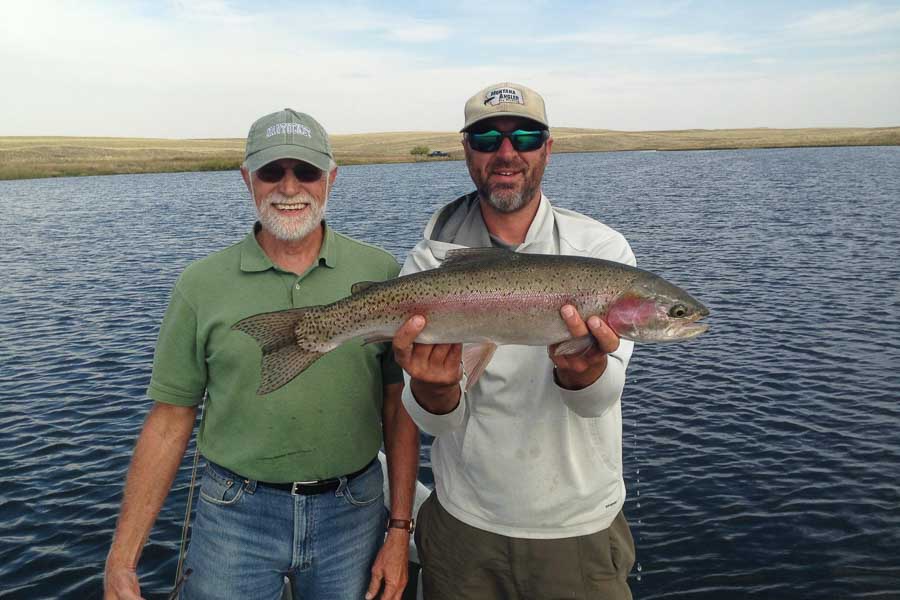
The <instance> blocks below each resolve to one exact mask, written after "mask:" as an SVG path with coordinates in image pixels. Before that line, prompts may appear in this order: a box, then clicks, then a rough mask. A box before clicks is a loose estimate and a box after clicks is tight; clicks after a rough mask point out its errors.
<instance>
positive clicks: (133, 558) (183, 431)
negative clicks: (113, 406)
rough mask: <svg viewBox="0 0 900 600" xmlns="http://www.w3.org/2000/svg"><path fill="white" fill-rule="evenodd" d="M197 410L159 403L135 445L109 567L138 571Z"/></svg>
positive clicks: (182, 453)
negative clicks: (135, 569)
mask: <svg viewBox="0 0 900 600" xmlns="http://www.w3.org/2000/svg"><path fill="white" fill-rule="evenodd" d="M196 414H197V409H196V407H181V406H173V405H167V404H161V403H156V404H154V406H153V408H152V409H151V411H150V414H149V415H148V416H147V420H146V422H145V423H144V427H143V430H142V431H141V434H140V436H139V437H138V441H137V444H136V445H135V449H134V455H133V456H132V459H131V466H130V467H129V469H128V476H127V478H126V482H125V493H124V497H123V499H122V508H121V511H120V513H119V520H118V523H117V524H116V532H115V536H114V537H113V542H112V547H111V548H110V551H109V556H108V557H107V567H110V566H124V567H128V568H135V567H136V566H137V563H138V560H139V558H140V555H141V551H142V550H143V547H144V544H145V543H146V541H147V537H148V536H149V535H150V530H151V528H152V527H153V523H154V521H155V520H156V516H157V515H158V514H159V511H160V509H161V508H162V505H163V502H164V501H165V499H166V496H167V495H168V493H169V489H170V488H171V486H172V481H173V480H174V479H175V475H176V473H177V472H178V467H179V465H180V464H181V459H182V457H183V456H184V452H185V449H186V448H187V444H188V441H189V440H190V437H191V431H192V430H193V427H194V419H195V417H196Z"/></svg>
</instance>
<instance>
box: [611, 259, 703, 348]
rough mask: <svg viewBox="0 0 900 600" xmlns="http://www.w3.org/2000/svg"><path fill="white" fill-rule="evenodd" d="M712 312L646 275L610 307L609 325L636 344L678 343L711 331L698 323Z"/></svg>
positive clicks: (666, 283) (648, 274)
mask: <svg viewBox="0 0 900 600" xmlns="http://www.w3.org/2000/svg"><path fill="white" fill-rule="evenodd" d="M707 315H709V309H708V308H706V307H705V306H704V305H703V304H702V303H700V302H699V301H697V300H695V299H694V298H692V297H691V295H690V294H688V293H687V292H685V291H684V290H682V289H681V288H679V287H678V286H676V285H673V284H671V283H669V282H668V281H666V280H665V279H662V278H661V277H657V276H655V275H653V274H651V273H644V276H643V277H639V278H638V279H637V280H635V281H634V282H633V283H632V285H631V286H630V287H629V288H628V289H627V290H626V291H625V292H624V293H622V294H620V295H619V296H618V297H617V298H616V299H615V300H614V301H613V302H612V303H611V305H610V307H609V310H608V312H607V315H606V322H607V323H608V324H609V326H610V327H611V328H612V329H613V330H614V331H615V332H616V333H617V334H619V337H623V338H625V339H629V340H634V341H636V342H675V341H679V340H688V339H691V338H693V337H697V336H698V335H700V334H701V333H703V332H704V331H706V330H707V329H709V325H707V324H706V323H698V322H697V321H699V320H700V319H702V318H703V317H705V316H707Z"/></svg>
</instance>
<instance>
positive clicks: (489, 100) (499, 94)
mask: <svg viewBox="0 0 900 600" xmlns="http://www.w3.org/2000/svg"><path fill="white" fill-rule="evenodd" d="M501 102H513V103H515V104H525V100H523V99H522V92H520V91H519V90H517V89H515V88H500V89H496V90H491V91H489V92H488V93H487V94H485V95H484V103H485V104H490V105H491V106H497V105H498V104H500V103H501Z"/></svg>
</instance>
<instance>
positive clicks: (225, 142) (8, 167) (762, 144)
mask: <svg viewBox="0 0 900 600" xmlns="http://www.w3.org/2000/svg"><path fill="white" fill-rule="evenodd" d="M553 137H554V140H555V141H554V145H553V151H554V152H614V151H627V150H712V149H747V148H788V147H803V146H897V145H900V127H882V128H865V129H864V128H831V129H766V128H759V129H690V130H684V131H612V130H606V129H577V128H571V127H557V128H554V129H553ZM331 141H332V145H333V146H334V151H335V157H336V159H337V162H338V164H342V165H348V164H371V163H391V162H412V161H415V160H460V159H462V157H463V156H462V148H461V147H460V135H459V134H458V133H448V132H394V133H361V134H350V135H334V136H332V138H331ZM416 146H427V147H428V148H429V149H430V150H442V151H444V152H447V153H449V154H450V156H449V158H433V159H431V158H418V159H417V158H416V157H413V156H412V155H410V153H409V151H410V150H411V149H412V148H414V147H416ZM243 151H244V140H243V139H207V140H169V139H150V138H146V139H145V138H88V137H0V179H29V178H38V177H61V176H74V175H109V174H117V173H162V172H173V171H218V170H230V169H237V168H238V167H239V166H240V163H241V160H242V158H243Z"/></svg>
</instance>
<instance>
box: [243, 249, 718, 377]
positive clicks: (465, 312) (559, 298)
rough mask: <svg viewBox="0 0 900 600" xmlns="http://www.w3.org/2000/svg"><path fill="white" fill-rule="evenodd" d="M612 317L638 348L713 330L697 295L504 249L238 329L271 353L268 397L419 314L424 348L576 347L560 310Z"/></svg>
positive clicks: (588, 261) (600, 267)
mask: <svg viewBox="0 0 900 600" xmlns="http://www.w3.org/2000/svg"><path fill="white" fill-rule="evenodd" d="M565 304H571V305H573V306H575V308H576V309H578V312H579V314H581V316H582V317H583V318H584V319H585V320H587V319H588V318H589V317H591V316H593V315H597V316H599V317H601V318H603V319H604V320H605V321H606V322H607V323H608V324H609V325H610V327H612V328H613V329H614V330H615V331H616V333H617V334H618V335H619V336H620V337H623V338H626V339H632V340H635V341H654V342H658V341H675V340H679V339H689V338H692V337H695V336H697V335H699V334H700V333H702V332H703V331H705V330H706V327H707V326H706V325H705V324H700V323H696V321H697V320H698V319H700V318H702V317H704V316H706V315H708V314H709V311H708V310H707V308H706V307H705V306H703V305H702V304H701V303H700V302H698V301H697V300H695V299H694V298H692V297H691V296H690V295H689V294H688V293H687V292H685V291H684V290H682V289H681V288H678V287H677V286H675V285H673V284H671V283H669V282H667V281H665V280H664V279H662V278H661V277H659V276H657V275H654V274H653V273H650V272H648V271H644V270H641V269H637V268H635V267H631V266H628V265H624V264H621V263H616V262H611V261H606V260H601V259H596V258H587V257H574V256H557V255H543V254H520V253H516V252H511V251H508V250H503V249H494V248H471V249H460V250H452V251H450V252H448V253H447V258H446V260H445V261H444V263H443V264H442V265H441V267H440V268H437V269H433V270H430V271H422V272H419V273H414V274H411V275H406V276H403V277H398V278H397V279H392V280H389V281H384V282H378V283H369V282H363V283H361V284H357V285H356V286H354V288H353V292H352V293H351V295H350V296H347V297H346V298H343V299H341V300H338V301H337V302H334V303H332V304H328V305H323V306H314V307H310V308H300V309H291V310H286V311H278V312H273V313H265V314H262V315H256V316H253V317H249V318H247V319H244V320H242V321H240V322H239V323H237V324H236V325H235V326H234V329H237V330H239V331H243V332H245V333H247V334H249V335H251V336H253V337H254V338H255V339H256V340H257V342H259V344H260V347H261V348H262V354H263V364H262V372H261V377H260V381H261V383H260V388H259V390H258V393H260V394H265V393H268V392H271V391H273V390H275V389H278V388H279V387H281V386H282V385H284V384H285V383H287V382H288V381H290V380H291V379H293V378H294V377H296V376H297V375H298V374H300V373H301V372H303V371H304V370H305V369H306V368H308V367H309V366H310V365H311V364H312V363H313V362H315V361H316V360H317V359H319V358H320V357H321V356H323V355H324V354H327V353H328V352H330V351H331V350H333V349H334V348H337V347H338V346H339V345H340V344H342V343H344V342H347V341H349V340H351V339H353V338H358V337H363V338H364V339H365V340H366V341H367V342H371V341H385V340H389V339H391V338H392V337H393V335H394V333H395V332H396V331H397V329H398V328H399V327H400V326H401V325H402V324H403V323H405V322H406V321H407V320H408V319H409V317H411V316H412V315H416V314H419V315H423V316H424V317H425V318H426V323H427V324H426V327H425V329H424V330H423V331H422V333H421V334H420V335H419V337H418V338H417V339H416V341H417V342H419V343H427V344H437V343H458V342H462V343H479V344H523V345H532V346H545V345H550V344H556V343H559V342H565V341H567V340H571V343H568V344H564V345H563V347H562V348H563V351H562V353H569V352H581V351H584V349H585V348H586V347H587V346H589V345H590V343H591V341H592V340H591V339H589V338H584V339H578V340H572V339H571V335H570V334H569V331H568V329H567V328H566V325H565V323H564V321H563V320H562V318H561V317H560V314H559V310H560V308H561V307H562V306H563V305H565Z"/></svg>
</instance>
